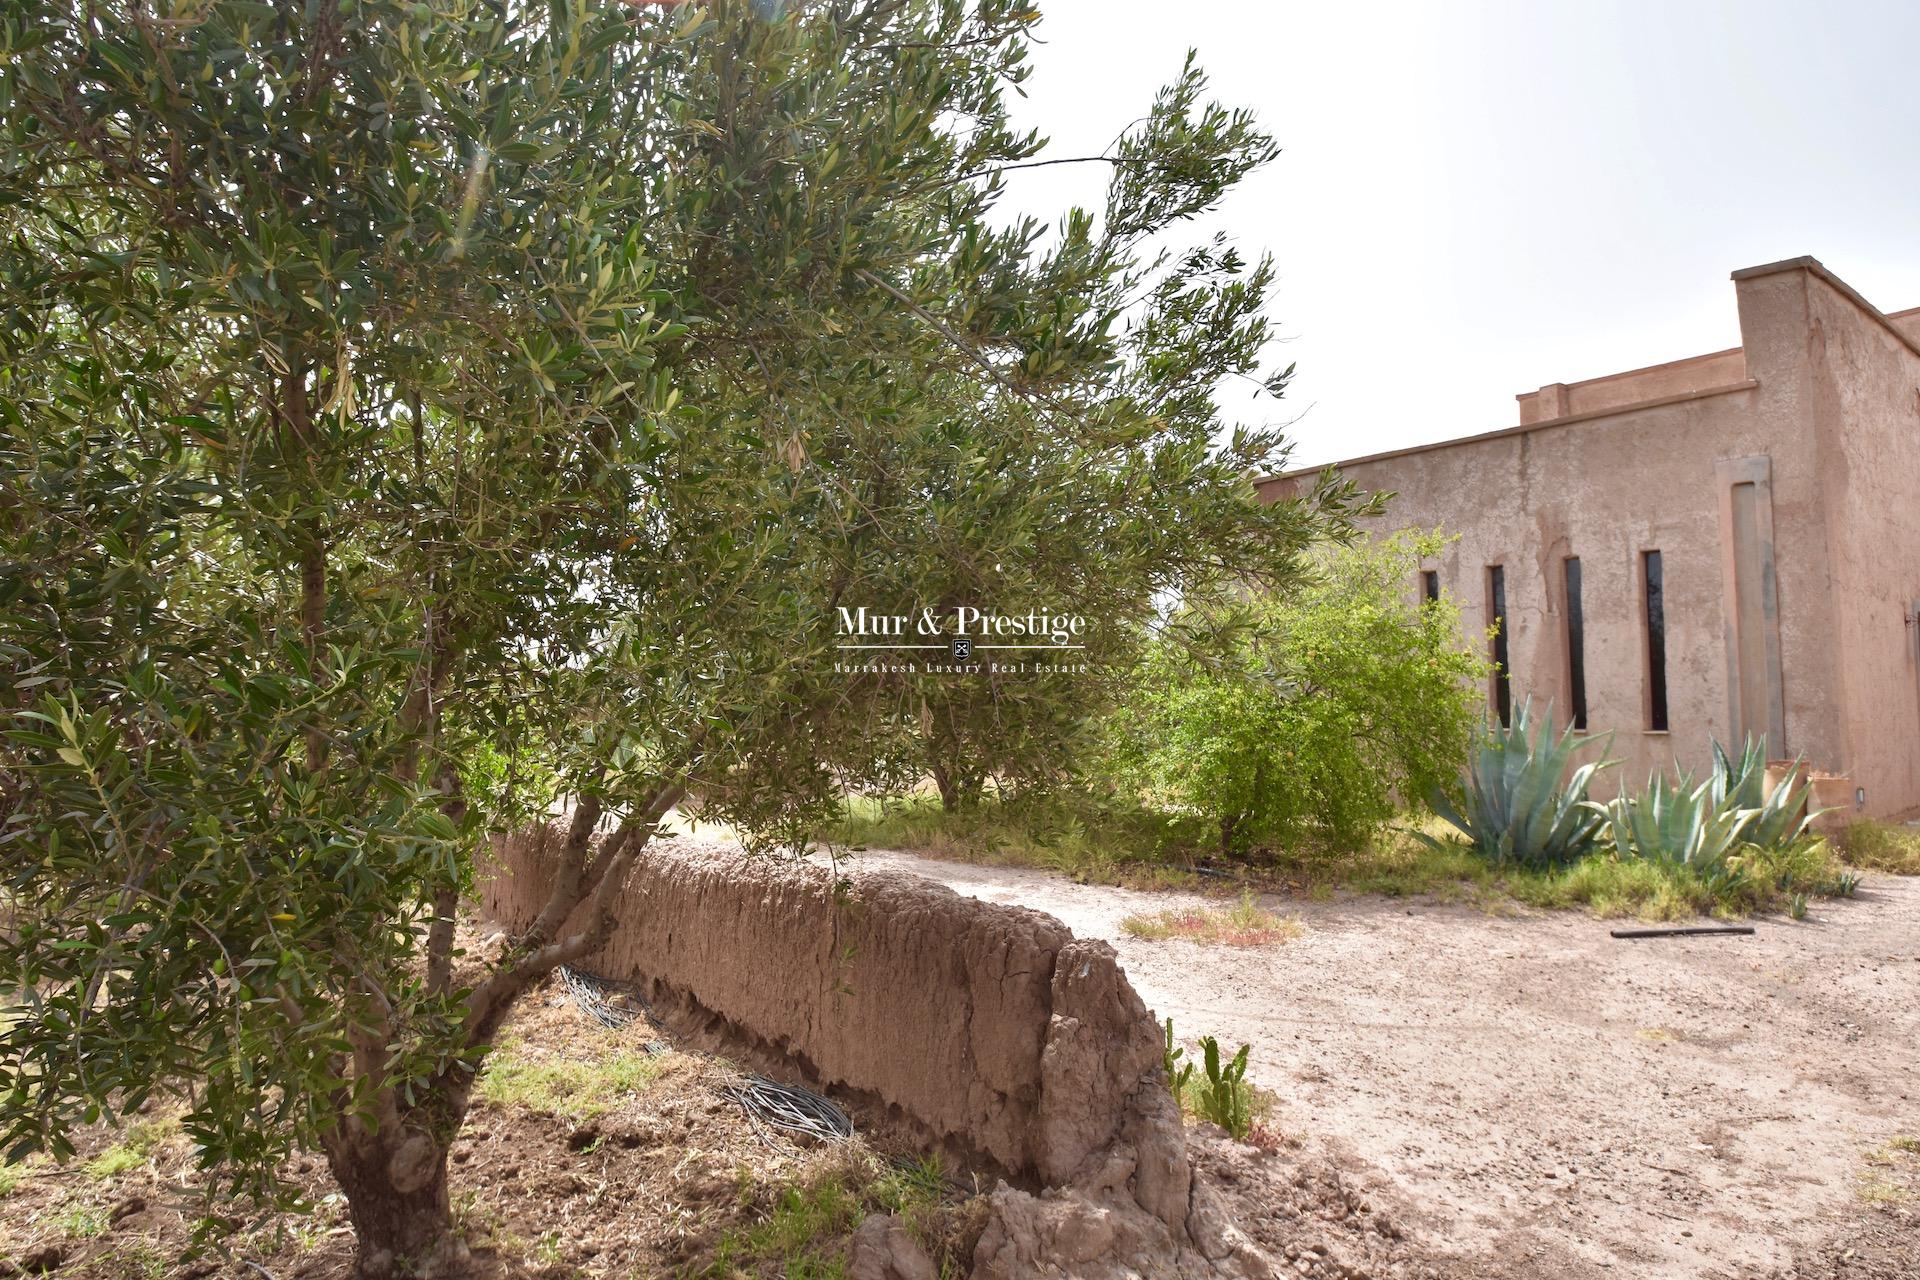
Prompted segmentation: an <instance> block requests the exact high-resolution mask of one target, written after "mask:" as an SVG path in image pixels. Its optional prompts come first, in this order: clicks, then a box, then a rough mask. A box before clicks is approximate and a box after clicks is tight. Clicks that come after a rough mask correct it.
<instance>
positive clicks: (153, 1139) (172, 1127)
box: [83, 1119, 180, 1182]
mask: <svg viewBox="0 0 1920 1280" xmlns="http://www.w3.org/2000/svg"><path fill="white" fill-rule="evenodd" d="M179 1127H180V1124H179V1121H177V1120H173V1119H164V1120H162V1119H156V1120H142V1121H140V1122H139V1123H138V1124H135V1125H134V1126H133V1127H132V1128H130V1129H128V1130H127V1136H126V1137H125V1138H124V1139H123V1140H121V1141H120V1142H118V1143H115V1144H114V1145H113V1146H111V1147H108V1148H107V1149H106V1150H105V1151H102V1152H101V1153H100V1154H99V1155H97V1156H95V1157H94V1158H93V1159H91V1160H89V1161H87V1163H86V1164H85V1165H84V1166H83V1168H84V1169H85V1171H86V1175H87V1176H88V1177H89V1178H92V1179H93V1180H94V1181H95V1182H105V1181H106V1180H108V1179H109V1178H116V1177H119V1176H120V1175H121V1174H123V1173H126V1172H127V1171H128V1170H130V1169H138V1168H140V1167H141V1166H142V1165H144V1164H146V1162H147V1160H148V1158H149V1157H151V1156H152V1155H153V1149H154V1148H155V1147H157V1146H159V1145H160V1144H161V1143H162V1142H163V1141H165V1140H166V1139H167V1138H168V1137H169V1136H170V1135H172V1134H173V1133H175V1132H176V1131H177V1130H178V1129H179Z"/></svg>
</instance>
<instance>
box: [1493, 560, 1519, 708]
mask: <svg viewBox="0 0 1920 1280" xmlns="http://www.w3.org/2000/svg"><path fill="white" fill-rule="evenodd" d="M1487 625H1488V626H1489V627H1491V628H1493V711H1494V714H1495V715H1497V716H1499V717H1500V723H1501V725H1503V726H1506V725H1511V724H1512V723H1513V681H1512V679H1511V678H1510V676H1511V673H1510V672H1509V670H1508V669H1507V570H1506V566H1504V565H1497V564H1490V565H1488V566H1487Z"/></svg>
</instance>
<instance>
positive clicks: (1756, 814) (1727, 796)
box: [1711, 737, 1826, 849]
mask: <svg viewBox="0 0 1920 1280" xmlns="http://www.w3.org/2000/svg"><path fill="white" fill-rule="evenodd" d="M1800 763H1801V762H1800V759H1799V758H1797V757H1796V758H1795V760H1794V762H1793V767H1792V769H1791V770H1790V771H1789V773H1788V775H1787V781H1786V782H1784V783H1782V784H1781V785H1779V786H1777V787H1775V788H1774V789H1773V791H1772V793H1771V794H1769V793H1768V792H1767V783H1766V772H1767V740H1766V739H1765V738H1764V737H1762V738H1760V739H1758V740H1757V741H1756V740H1755V739H1753V738H1748V739H1747V742H1746V746H1745V748H1744V749H1743V750H1742V751H1741V752H1740V760H1739V763H1737V764H1736V763H1735V762H1734V761H1733V760H1732V759H1731V758H1730V757H1729V756H1728V755H1727V752H1726V749H1725V748H1723V747H1722V746H1721V745H1720V741H1719V739H1717V738H1716V739H1714V743H1713V777H1712V779H1711V782H1712V784H1713V792H1712V794H1713V800H1714V804H1715V805H1716V806H1717V807H1720V808H1734V809H1750V810H1752V811H1753V818H1752V820H1751V821H1750V822H1749V823H1748V826H1747V830H1746V840H1747V843H1749V844H1757V845H1762V846H1764V847H1766V848H1769V849H1779V848H1784V847H1785V846H1787V845H1790V844H1792V843H1793V842H1794V841H1796V840H1798V839H1799V838H1800V837H1801V836H1803V835H1805V834H1806V832H1807V828H1808V827H1809V826H1811V825H1812V823H1813V820H1814V819H1815V818H1817V817H1819V816H1820V814H1821V813H1823V812H1826V811H1825V810H1817V811H1806V809H1807V793H1808V792H1809V791H1810V790H1811V788H1810V787H1809V786H1808V785H1807V784H1806V783H1805V782H1801V783H1798V784H1797V785H1796V784H1795V782H1794V781H1793V779H1795V778H1797V777H1799V776H1800Z"/></svg>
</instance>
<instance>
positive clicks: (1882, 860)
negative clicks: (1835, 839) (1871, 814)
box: [1840, 820, 1920, 876]
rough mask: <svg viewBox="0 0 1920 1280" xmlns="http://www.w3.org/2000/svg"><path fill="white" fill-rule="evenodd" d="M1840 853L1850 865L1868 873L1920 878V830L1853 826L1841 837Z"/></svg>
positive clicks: (1869, 823) (1867, 822)
mask: <svg viewBox="0 0 1920 1280" xmlns="http://www.w3.org/2000/svg"><path fill="white" fill-rule="evenodd" d="M1840 850H1841V854H1842V856H1843V857H1845V858H1846V860H1847V862H1848V863H1850V864H1852V865H1853V866H1856V867H1864V868H1865V869H1866V870H1868V871H1889V872H1892V873H1893V874H1894V875H1897V876H1920V827H1907V826H1896V825H1894V824H1892V823H1887V822H1873V821H1870V820H1862V821H1859V822H1850V823H1848V824H1847V829H1846V832H1845V834H1843V835H1842V836H1841V837H1840Z"/></svg>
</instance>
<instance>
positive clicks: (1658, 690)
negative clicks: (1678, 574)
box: [1640, 551, 1667, 729]
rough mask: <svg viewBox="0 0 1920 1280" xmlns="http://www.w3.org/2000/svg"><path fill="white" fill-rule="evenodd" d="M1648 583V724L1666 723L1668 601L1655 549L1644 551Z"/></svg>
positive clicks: (1659, 726) (1663, 725)
mask: <svg viewBox="0 0 1920 1280" xmlns="http://www.w3.org/2000/svg"><path fill="white" fill-rule="evenodd" d="M1640 563H1641V569H1642V572H1643V573H1644V575H1645V578H1646V584H1647V728H1649V729H1665V728H1666V727H1667V602H1666V584H1665V581H1664V576H1663V574H1662V572H1661V567H1660V553H1659V552H1658V551H1647V552H1643V553H1642V554H1641V557H1640Z"/></svg>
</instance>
